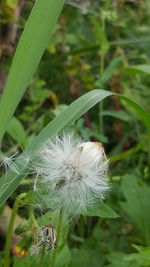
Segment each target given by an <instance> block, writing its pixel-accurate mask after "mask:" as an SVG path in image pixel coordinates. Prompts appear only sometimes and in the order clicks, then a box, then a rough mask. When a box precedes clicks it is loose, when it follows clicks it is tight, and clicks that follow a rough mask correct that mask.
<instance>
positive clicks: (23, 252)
mask: <svg viewBox="0 0 150 267" xmlns="http://www.w3.org/2000/svg"><path fill="white" fill-rule="evenodd" d="M12 253H13V255H15V256H17V257H18V258H20V259H22V258H24V257H25V256H27V255H28V252H27V250H25V249H24V248H22V247H21V246H19V245H16V246H14V247H13V249H12Z"/></svg>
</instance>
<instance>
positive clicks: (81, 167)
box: [34, 135, 108, 216]
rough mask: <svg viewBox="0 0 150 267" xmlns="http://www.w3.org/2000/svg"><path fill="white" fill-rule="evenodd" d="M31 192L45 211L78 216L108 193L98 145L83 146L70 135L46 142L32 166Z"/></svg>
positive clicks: (91, 143) (101, 147)
mask: <svg viewBox="0 0 150 267" xmlns="http://www.w3.org/2000/svg"><path fill="white" fill-rule="evenodd" d="M34 169H35V172H36V179H35V184H34V190H37V192H39V193H41V194H42V195H43V196H42V195H41V196H42V198H41V199H42V202H43V203H46V205H47V207H50V208H53V209H55V208H60V207H63V209H64V210H65V212H66V213H67V214H68V215H69V216H74V215H79V214H80V213H82V212H84V211H85V210H86V208H87V207H88V206H91V205H94V202H95V200H96V199H98V198H99V199H103V198H104V195H105V191H106V190H107V189H108V184H107V170H108V161H107V159H106V156H105V152H104V148H103V146H102V144H101V143H98V142H83V141H82V140H81V139H79V138H78V139H77V138H74V137H73V136H71V135H63V136H62V137H61V138H59V137H56V138H55V139H54V140H53V141H51V140H48V141H47V142H46V144H44V145H43V147H42V148H41V149H40V151H39V153H38V155H37V159H36V160H35V162H34Z"/></svg>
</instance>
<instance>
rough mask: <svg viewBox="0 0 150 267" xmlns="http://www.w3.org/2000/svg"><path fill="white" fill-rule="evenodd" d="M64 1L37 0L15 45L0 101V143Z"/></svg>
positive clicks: (44, 47) (47, 42) (47, 41)
mask: <svg viewBox="0 0 150 267" xmlns="http://www.w3.org/2000/svg"><path fill="white" fill-rule="evenodd" d="M64 2H65V0H57V1H54V0H37V1H36V2H35V5H34V7H33V9H32V12H31V15H30V17H29V19H28V21H27V23H26V26H25V29H24V31H23V34H22V36H21V39H20V42H19V44H18V47H17V50H16V53H15V56H14V59H13V62H12V65H11V69H10V71H9V75H8V79H7V82H6V86H5V88H4V92H3V95H2V98H1V101H0V122H1V127H0V141H1V139H2V137H3V135H4V133H5V131H6V129H7V126H8V123H9V121H10V120H11V117H12V115H13V113H14V111H15V109H16V107H17V105H18V103H19V102H20V99H21V98H22V96H23V94H24V92H25V90H26V88H27V86H28V83H29V81H30V79H31V78H32V75H33V73H34V72H35V70H36V68H37V66H38V64H39V62H40V59H41V57H42V54H43V52H44V50H45V49H46V47H47V46H48V44H49V41H50V37H51V34H52V31H53V29H54V26H55V24H56V21H57V18H58V16H59V14H60V11H61V9H62V7H63V4H64Z"/></svg>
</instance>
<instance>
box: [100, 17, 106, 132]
mask: <svg viewBox="0 0 150 267" xmlns="http://www.w3.org/2000/svg"><path fill="white" fill-rule="evenodd" d="M101 23H102V31H105V19H102V21H101ZM101 50H102V49H101ZM104 62H105V51H103V50H102V51H101V53H100V77H102V75H103V73H104ZM102 111H103V102H102V101H101V102H100V103H99V128H100V134H101V135H103V116H102V115H101V114H102Z"/></svg>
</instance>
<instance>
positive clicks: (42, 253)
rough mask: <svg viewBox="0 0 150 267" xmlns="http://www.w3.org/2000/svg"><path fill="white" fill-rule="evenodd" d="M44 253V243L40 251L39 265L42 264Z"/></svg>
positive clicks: (40, 266)
mask: <svg viewBox="0 0 150 267" xmlns="http://www.w3.org/2000/svg"><path fill="white" fill-rule="evenodd" d="M44 254H45V245H44V246H43V247H42V251H41V255H40V261H39V264H38V266H39V267H42V266H43V260H44Z"/></svg>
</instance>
